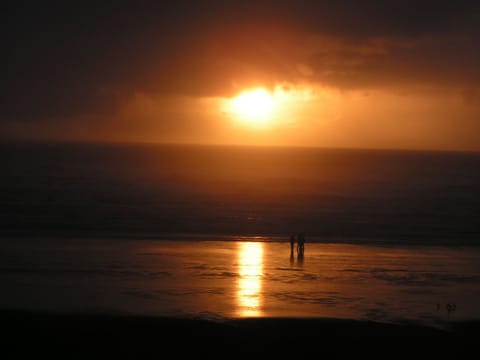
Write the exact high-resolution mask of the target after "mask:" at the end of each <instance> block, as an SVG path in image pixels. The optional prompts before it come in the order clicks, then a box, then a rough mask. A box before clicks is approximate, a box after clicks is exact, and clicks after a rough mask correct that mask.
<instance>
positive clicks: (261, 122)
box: [229, 88, 274, 127]
mask: <svg viewBox="0 0 480 360" xmlns="http://www.w3.org/2000/svg"><path fill="white" fill-rule="evenodd" d="M229 110H230V112H231V113H233V115H235V117H236V118H237V119H238V120H239V121H241V122H243V123H246V124H248V125H252V126H255V127H263V126H265V125H267V124H268V123H269V121H270V120H271V118H272V115H273V111H274V98H273V96H272V95H271V94H270V93H269V92H268V91H267V90H265V89H264V88H256V89H251V90H245V91H243V92H242V93H240V94H239V95H238V96H236V97H234V98H233V99H231V100H230V102H229Z"/></svg>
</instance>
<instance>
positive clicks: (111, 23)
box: [0, 0, 480, 121]
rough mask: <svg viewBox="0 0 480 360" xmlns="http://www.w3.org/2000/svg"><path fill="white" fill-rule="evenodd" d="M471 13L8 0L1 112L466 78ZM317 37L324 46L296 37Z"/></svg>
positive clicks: (91, 110)
mask: <svg viewBox="0 0 480 360" xmlns="http://www.w3.org/2000/svg"><path fill="white" fill-rule="evenodd" d="M479 14H480V5H478V4H477V2H475V1H455V2H453V1H345V0H337V1H333V0H332V1H313V0H312V1H281V0H279V1H274V0H271V1H261V0H256V1H238V2H237V1H232V2H228V1H174V2H163V1H159V2H152V3H151V4H147V3H145V2H130V4H124V3H120V2H111V3H108V4H107V3H105V2H95V3H93V2H92V3H88V2H81V3H78V5H74V4H72V3H67V2H66V3H65V4H60V5H59V4H55V5H53V3H52V4H51V5H48V2H41V3H38V4H35V5H26V4H21V5H18V4H17V5H15V6H10V7H7V8H6V10H5V13H4V14H3V17H4V21H2V23H3V30H2V33H3V40H4V41H3V42H2V43H3V44H4V49H3V50H4V53H6V62H7V63H6V66H5V69H6V74H5V75H4V76H5V79H4V81H2V84H3V86H4V89H3V91H2V95H1V96H2V98H1V104H2V106H1V110H0V119H1V120H0V121H28V120H37V119H51V118H58V119H61V118H64V117H68V116H75V115H85V114H102V113H108V112H111V111H113V110H114V109H116V108H117V107H118V105H119V104H120V103H122V102H123V101H124V99H126V98H128V97H130V96H131V95H132V94H133V93H136V92H147V93H148V92H152V93H168V94H183V95H193V96H200V95H222V94H224V95H225V94H231V92H232V91H234V90H235V89H236V88H235V86H238V85H239V84H240V85H242V84H243V83H245V84H247V83H254V82H262V83H266V84H273V83H275V82H276V81H297V80H299V79H300V80H305V79H306V80H309V81H318V82H323V83H327V84H330V85H333V86H339V87H371V86H390V87H395V86H397V85H398V84H400V83H408V82H423V83H427V84H448V85H454V86H459V87H461V88H465V89H468V88H470V87H475V86H476V84H478V81H479V80H480V75H479V70H478V69H479V68H480V66H479V64H480V46H479V45H478V44H479V42H478V36H479V35H480V31H479V23H480V15H479ZM315 36H318V37H319V39H322V38H323V39H326V43H325V44H326V45H325V46H322V43H321V42H317V43H316V45H315V46H313V45H311V43H305V44H304V43H302V40H303V39H306V38H308V37H315ZM293 49H295V51H293ZM299 64H302V65H306V66H309V67H310V68H311V69H312V74H311V75H309V76H307V77H305V76H304V74H302V73H299V72H298V71H297V70H296V69H297V67H298V65H299ZM302 77H303V79H302Z"/></svg>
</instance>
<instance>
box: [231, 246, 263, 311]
mask: <svg viewBox="0 0 480 360" xmlns="http://www.w3.org/2000/svg"><path fill="white" fill-rule="evenodd" d="M238 246H239V247H238V252H237V254H238V273H239V279H238V287H237V306H238V314H239V315H240V316H242V317H254V316H261V315H262V311H261V305H262V303H261V300H262V299H261V289H262V273H263V243H261V242H240V243H239V244H238Z"/></svg>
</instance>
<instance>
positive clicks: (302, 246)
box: [297, 233, 305, 256]
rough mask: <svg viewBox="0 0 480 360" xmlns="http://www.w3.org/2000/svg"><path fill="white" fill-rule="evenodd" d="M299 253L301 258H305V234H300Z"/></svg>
mask: <svg viewBox="0 0 480 360" xmlns="http://www.w3.org/2000/svg"><path fill="white" fill-rule="evenodd" d="M297 252H298V255H299V256H303V253H304V252H305V235H304V234H303V233H300V234H298V245H297Z"/></svg>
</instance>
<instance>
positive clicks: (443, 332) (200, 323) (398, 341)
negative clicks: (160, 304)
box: [0, 310, 480, 358]
mask: <svg viewBox="0 0 480 360" xmlns="http://www.w3.org/2000/svg"><path fill="white" fill-rule="evenodd" d="M0 318H1V323H2V329H3V333H4V335H3V336H2V343H3V344H4V345H3V351H4V352H6V353H8V354H9V355H10V356H13V358H24V357H29V358H31V356H35V357H38V356H48V357H50V358H51V357H52V356H55V357H56V356H57V355H58V356H59V357H60V358H97V357H98V358H111V357H113V356H115V357H116V356H124V355H127V356H129V357H132V356H133V357H138V356H140V357H144V356H148V357H155V358H164V357H178V356H180V355H182V356H183V355H188V356H190V357H200V355H202V354H203V355H205V354H211V355H213V354H217V356H214V357H222V358H230V357H235V356H236V355H239V354H242V355H244V354H247V353H249V352H253V353H252V355H255V353H254V352H255V351H261V352H262V353H265V352H267V353H270V354H272V355H273V354H275V355H276V356H280V358H283V357H282V355H285V356H286V355H287V354H289V353H291V354H294V353H297V354H298V353H299V352H303V351H305V352H310V353H316V354H319V355H321V354H326V353H329V354H331V353H335V354H337V355H339V354H340V355H341V354H345V355H348V354H351V353H352V352H353V353H354V354H357V355H363V354H368V355H371V356H373V355H374V354H377V355H380V357H384V358H391V357H397V356H398V355H399V354H405V355H408V354H410V355H412V351H414V354H420V352H421V351H426V354H427V355H433V354H437V355H446V354H454V355H456V356H457V357H458V355H461V354H462V353H466V352H467V351H469V346H466V345H473V346H475V343H476V342H477V341H478V340H477V338H478V339H480V323H478V322H470V323H465V322H464V323H455V324H450V326H449V327H448V328H447V329H438V328H431V327H423V326H418V325H417V326H415V325H395V324H385V323H376V322H367V321H355V320H339V319H291V318H258V319H240V320H230V321H227V322H213V321H207V320H195V319H179V318H158V317H133V316H114V315H99V314H95V315H85V314H83V315H79V314H75V315H65V314H62V315H61V314H47V313H33V312H25V311H7V310H4V311H0ZM459 344H460V346H459ZM385 349H386V350H385ZM219 351H224V353H223V355H224V356H218V353H219ZM385 351H386V352H385ZM192 352H193V356H192V355H191V353H192ZM170 353H172V354H171V355H169V354H170ZM381 354H384V355H385V356H381ZM172 355H174V356H172ZM387 355H388V356H387Z"/></svg>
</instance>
